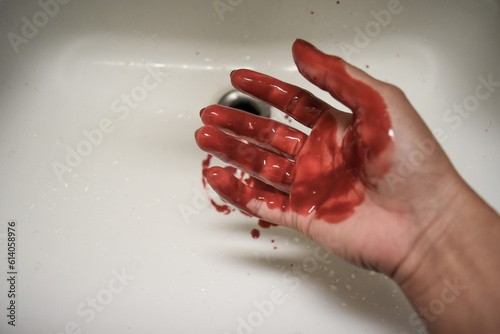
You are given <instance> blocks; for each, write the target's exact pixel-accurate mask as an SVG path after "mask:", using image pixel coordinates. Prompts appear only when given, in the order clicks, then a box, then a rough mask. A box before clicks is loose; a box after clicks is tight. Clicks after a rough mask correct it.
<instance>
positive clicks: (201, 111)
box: [200, 108, 206, 117]
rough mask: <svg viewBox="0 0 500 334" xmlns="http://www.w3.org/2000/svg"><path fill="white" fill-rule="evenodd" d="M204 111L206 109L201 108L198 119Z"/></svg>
mask: <svg viewBox="0 0 500 334" xmlns="http://www.w3.org/2000/svg"><path fill="white" fill-rule="evenodd" d="M205 109H206V108H202V109H201V110H200V117H201V114H203V110H205Z"/></svg>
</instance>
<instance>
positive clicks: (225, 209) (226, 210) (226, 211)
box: [201, 154, 236, 215]
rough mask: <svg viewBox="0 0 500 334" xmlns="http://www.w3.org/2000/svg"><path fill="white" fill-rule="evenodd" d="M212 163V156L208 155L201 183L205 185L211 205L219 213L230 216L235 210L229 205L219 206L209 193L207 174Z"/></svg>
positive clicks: (203, 166)
mask: <svg viewBox="0 0 500 334" xmlns="http://www.w3.org/2000/svg"><path fill="white" fill-rule="evenodd" d="M211 161H212V155H210V154H207V157H206V158H205V160H203V161H202V162H201V166H202V175H203V176H202V178H201V182H202V183H203V187H204V188H205V193H206V194H207V197H208V199H209V200H210V204H212V206H213V207H214V208H215V210H217V211H218V212H221V213H223V214H225V215H228V214H230V213H231V212H232V211H233V209H232V208H231V207H230V206H229V205H227V204H218V203H217V202H215V201H214V199H213V198H212V196H210V193H209V192H208V184H207V181H206V177H205V172H206V171H207V170H208V169H209V168H210V162H211ZM228 168H229V167H228ZM235 170H236V169H235Z"/></svg>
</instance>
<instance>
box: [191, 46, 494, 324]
mask: <svg viewBox="0 0 500 334" xmlns="http://www.w3.org/2000/svg"><path fill="white" fill-rule="evenodd" d="M293 55H294V59H295V61H296V63H297V66H298V69H299V71H300V72H301V74H303V75H304V76H305V77H306V78H307V79H309V80H310V81H311V82H312V83H313V84H315V85H317V86H318V87H320V88H322V89H325V90H327V91H328V92H329V93H330V94H331V95H332V96H333V97H334V98H336V99H337V100H339V101H341V102H342V103H343V104H345V105H346V106H347V107H349V108H350V109H351V110H352V111H353V114H350V113H343V112H341V111H339V110H336V109H335V108H333V107H330V106H329V105H327V104H326V103H324V102H323V101H320V100H318V99H316V98H314V97H311V96H312V95H307V96H308V99H305V101H304V103H294V104H293V106H292V107H290V106H291V105H292V104H291V101H296V100H297V99H296V97H298V96H304V94H307V93H305V91H303V90H302V89H300V88H298V87H295V86H291V85H288V84H286V83H283V82H281V81H278V80H276V79H274V78H268V77H265V76H262V75H261V74H258V73H255V72H251V71H246V70H245V71H236V72H234V73H233V74H232V82H233V85H235V87H236V88H237V89H240V90H242V91H243V92H246V93H249V94H250V95H253V96H255V97H257V98H259V99H261V100H263V101H265V102H268V103H269V104H271V105H274V106H276V107H278V108H279V109H281V110H283V111H284V112H286V113H288V114H289V115H290V116H292V117H294V118H296V119H297V120H298V121H299V122H303V123H304V124H306V125H308V126H310V127H311V128H312V129H313V131H312V132H311V134H310V135H309V137H307V136H305V135H304V136H305V137H304V140H303V141H301V143H300V144H297V145H294V146H293V148H282V147H281V146H280V147H278V148H277V147H274V146H273V144H272V143H271V144H270V143H269V142H266V143H259V139H261V138H259V137H258V136H255V137H254V138H250V140H249V138H248V137H247V136H245V138H244V139H246V141H245V142H244V145H248V146H249V149H254V147H259V145H260V146H262V147H268V146H269V145H271V146H273V147H274V148H273V149H274V150H284V151H283V152H282V153H283V154H276V156H277V157H276V159H281V156H286V157H289V160H290V161H291V162H290V163H288V162H287V163H286V164H284V165H283V166H284V167H283V168H282V171H281V172H280V173H282V174H283V175H281V174H279V173H278V174H276V171H272V172H268V171H267V170H266V169H261V168H260V167H262V166H260V167H259V169H258V170H252V167H251V166H250V165H248V164H246V163H245V161H244V159H243V158H241V159H240V160H238V157H237V156H236V157H231V158H228V155H227V154H226V153H225V152H224V145H223V144H220V143H221V142H222V143H224V140H231V138H229V139H225V137H223V136H222V137H221V136H219V135H220V134H219V132H218V131H222V132H224V133H226V134H229V136H230V137H235V138H238V137H239V136H240V137H241V134H238V132H237V130H235V129H234V128H232V127H231V125H228V124H225V123H224V122H225V121H224V120H222V121H221V120H220V119H219V118H218V115H219V114H220V115H227V114H228V113H231V112H234V113H237V111H231V110H227V109H225V108H223V107H220V106H210V107H207V108H206V109H205V110H203V111H202V113H201V116H202V120H203V121H204V123H205V126H204V127H202V128H201V129H200V130H199V131H198V132H197V134H196V139H197V142H198V144H199V145H200V147H201V148H202V149H204V150H206V151H208V152H210V153H212V154H214V155H215V156H217V157H219V158H221V159H222V160H226V162H228V163H232V164H233V165H235V166H236V167H238V168H240V169H242V170H244V171H246V172H248V173H250V174H252V175H254V176H255V177H257V178H259V179H261V180H263V181H265V182H266V183H268V184H270V185H271V186H274V187H275V188H278V189H280V190H281V191H282V193H281V195H280V197H278V201H279V202H280V203H282V205H281V207H280V209H276V208H275V206H271V205H270V203H266V199H267V198H268V197H266V194H265V193H262V190H261V189H253V188H252V187H251V186H248V185H245V184H240V183H235V182H240V181H239V180H236V179H235V178H234V177H233V176H232V175H230V174H229V173H228V172H227V171H225V170H223V169H220V168H218V169H212V170H209V172H208V173H207V174H206V177H207V180H208V182H209V184H210V185H211V186H212V187H213V188H214V190H215V191H217V192H218V193H219V195H220V196H221V197H222V198H223V199H224V200H225V201H227V202H229V203H231V204H234V205H235V206H237V207H239V208H242V209H244V210H245V211H246V212H248V213H250V214H252V215H254V216H257V217H260V218H263V219H265V220H268V221H270V222H272V223H275V224H278V225H281V226H285V227H289V228H292V229H295V230H297V231H300V232H302V233H304V234H305V235H306V236H307V237H309V238H311V239H313V240H315V241H317V242H318V243H319V244H321V245H322V246H323V247H325V248H326V249H327V250H329V251H331V252H333V253H334V254H336V255H338V256H341V257H343V258H344V259H346V260H348V261H350V262H352V263H354V264H356V265H359V266H362V267H364V268H369V269H373V270H377V271H380V272H382V273H384V274H386V275H388V276H390V277H391V278H392V279H394V281H395V282H396V283H398V284H399V285H400V287H401V289H402V290H403V292H404V293H405V294H406V296H407V297H408V299H409V300H410V302H411V303H412V305H413V306H414V308H415V310H416V311H417V312H419V314H420V316H421V318H422V319H423V320H424V321H425V322H426V324H427V329H428V331H429V332H430V333H439V334H440V333H496V332H498V329H499V328H500V317H498V316H497V313H498V311H497V310H496V309H497V305H498V304H499V303H500V289H498V287H497V285H498V284H497V281H498V277H499V276H500V256H499V255H500V217H499V215H498V214H497V213H496V212H495V211H494V210H493V209H492V208H491V207H490V206H488V204H486V202H484V201H483V200H482V199H481V198H480V197H479V196H478V195H477V194H476V193H475V192H474V191H473V190H472V189H471V188H470V187H469V186H468V185H467V184H466V183H465V182H464V180H463V179H462V178H461V177H460V176H459V175H458V173H457V172H456V170H455V169H454V167H453V166H452V164H451V163H450V161H449V159H448V158H447V156H446V154H445V153H444V152H443V150H442V149H441V147H440V146H439V144H438V143H437V141H436V140H435V139H434V137H433V135H432V133H431V132H430V131H429V129H428V127H427V126H426V125H425V123H424V122H423V121H422V119H421V118H420V116H419V115H418V113H417V112H416V111H415V109H414V108H413V107H412V105H411V104H410V102H409V101H408V99H407V98H406V96H405V95H404V93H403V92H402V91H401V90H400V89H398V88H397V87H395V86H393V85H390V84H387V83H385V82H382V81H379V80H377V79H374V78H372V77H371V76H369V75H368V74H366V73H365V72H363V71H362V70H360V69H358V68H356V67H354V66H352V65H350V64H348V63H346V62H344V61H342V60H340V59H339V58H337V57H333V56H328V55H326V54H324V53H322V52H320V51H319V50H317V49H315V48H314V47H313V46H311V45H309V44H307V43H305V42H303V41H298V42H296V43H295V44H294V46H293ZM339 66H341V67H342V68H343V69H344V70H345V72H346V73H347V76H340V75H338V73H337V72H336V71H338V69H339ZM257 79H258V80H257ZM360 83H363V84H365V85H367V86H369V87H371V88H372V89H373V90H374V91H376V92H377V93H378V94H379V95H380V97H381V98H382V99H383V101H384V103H385V106H386V112H387V114H388V116H389V119H390V124H391V129H390V130H391V132H390V138H391V145H389V146H388V147H387V148H385V149H384V150H383V151H382V152H380V154H378V155H376V156H374V157H373V158H372V159H368V160H367V162H366V163H365V164H362V165H361V166H359V167H360V169H362V170H358V171H357V173H358V175H360V177H359V185H358V187H359V189H360V191H362V192H363V194H364V199H363V201H362V202H361V203H359V204H355V205H354V206H353V213H352V214H350V215H348V216H347V217H343V218H342V219H341V221H329V220H328V219H325V218H324V217H321V218H318V215H317V214H316V213H315V210H312V211H311V213H310V214H308V215H304V214H299V213H297V211H299V210H297V207H294V202H293V200H290V199H291V198H292V199H293V196H294V191H296V190H295V188H294V181H296V180H297V178H301V177H302V175H305V174H304V173H305V171H303V170H301V163H302V161H303V160H301V155H304V154H306V153H307V151H308V150H309V148H310V147H309V146H308V145H312V144H310V143H312V142H314V143H315V145H322V144H324V145H325V147H329V146H328V143H323V142H322V140H323V138H324V135H325V134H324V133H322V132H324V131H334V130H336V131H337V132H336V138H335V140H336V141H337V143H336V144H338V146H339V147H351V146H352V147H360V146H361V145H364V146H363V149H364V150H366V151H367V152H368V151H370V150H375V148H372V147H370V145H371V144H370V140H369V139H368V138H363V136H358V137H353V136H350V135H349V133H350V132H353V131H356V126H357V125H356V123H355V120H356V118H358V119H359V118H361V117H363V116H364V115H363V113H370V111H371V110H370V104H369V103H368V104H366V105H364V104H363V102H362V101H361V100H357V98H356V96H355V95H352V94H351V93H349V92H346V90H344V89H342V87H346V86H353V87H356V86H357V85H360ZM354 91H355V90H354ZM294 99H295V100H294ZM305 103H309V104H311V105H314V106H315V108H312V109H314V110H315V112H317V115H315V116H314V117H313V119H314V121H313V122H311V121H309V120H305V119H304V118H303V117H302V119H301V116H298V115H299V114H300V110H294V109H296V108H307V105H306V104H305ZM317 106H320V107H319V108H318V107H317ZM353 115H354V116H353ZM332 117H333V118H334V119H335V120H336V129H325V127H324V126H323V127H321V128H320V130H321V131H319V130H318V131H315V130H314V129H315V127H319V125H318V124H321V122H322V119H325V118H332ZM221 119H222V118H221ZM224 119H225V118H224ZM269 122H271V121H269ZM266 124H267V123H266ZM269 126H270V127H277V126H278V125H275V124H274V123H269ZM370 126H371V125H370ZM318 129H319V128H318ZM277 133H278V135H279V132H277ZM216 135H217V136H219V137H218V138H219V141H218V143H215V141H214V139H213V138H214V136H216ZM325 136H326V135H325ZM221 138H222V139H221ZM266 140H267V139H266ZM356 140H358V141H363V143H361V142H357V143H356V142H351V141H356ZM318 142H319V143H321V144H318ZM330 144H331V143H330ZM290 147H291V146H290ZM416 151H421V152H423V153H424V156H425V157H424V159H419V160H418V161H417V163H413V165H412V166H413V167H414V168H413V169H412V171H411V173H405V174H404V175H403V176H402V175H401V164H402V162H404V161H409V159H410V157H414V156H415V152H416ZM280 152H281V151H280ZM338 154H343V155H344V158H345V161H348V160H349V158H348V157H346V155H349V154H350V153H349V150H347V149H346V150H342V152H340V151H339V153H338ZM419 157H420V158H421V157H422V154H420V155H419ZM271 158H274V157H271ZM308 160H309V163H310V159H308ZM278 161H281V160H278ZM412 161H413V160H412ZM319 163H320V162H319V161H318V164H319ZM351 167H352V166H349V164H348V163H346V166H345V168H351ZM304 168H305V167H304ZM285 174H286V175H285ZM229 185H231V186H236V187H237V189H238V192H236V193H235V192H234V191H229V189H230V188H229ZM233 189H234V188H233ZM237 193H244V194H246V195H249V196H250V197H253V198H255V199H254V200H251V201H249V202H247V203H242V202H240V201H239V198H237ZM332 193H333V191H332ZM332 196H333V195H332ZM259 198H260V199H259ZM268 204H269V205H268ZM270 206H271V207H273V208H270ZM451 283H454V284H455V285H456V286H458V289H457V288H455V289H454V290H453V289H452V291H451V292H450V291H447V292H443V290H445V289H446V288H447V287H448V289H449V284H451ZM447 284H448V285H447ZM451 293H455V294H454V295H452V294H451ZM443 305H444V306H445V308H444V309H443V308H442V306H443Z"/></svg>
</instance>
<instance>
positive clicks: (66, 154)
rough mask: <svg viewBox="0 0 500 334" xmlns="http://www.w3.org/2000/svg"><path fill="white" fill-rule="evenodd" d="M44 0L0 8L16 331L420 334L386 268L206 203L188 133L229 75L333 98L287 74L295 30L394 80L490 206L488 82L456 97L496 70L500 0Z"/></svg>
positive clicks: (3, 205)
mask: <svg viewBox="0 0 500 334" xmlns="http://www.w3.org/2000/svg"><path fill="white" fill-rule="evenodd" d="M42 3H43V4H44V5H43V6H42V5H41V4H40V3H35V2H33V4H29V5H28V4H18V3H14V2H2V3H1V4H0V8H1V11H0V13H1V14H0V15H1V17H2V21H1V22H3V23H1V24H2V25H1V26H0V29H1V32H2V34H1V35H2V36H4V37H3V38H2V41H1V43H2V44H1V48H0V56H1V58H0V60H1V64H0V101H2V102H1V116H0V117H1V122H0V152H1V161H2V163H1V165H0V187H1V190H0V196H1V197H0V213H1V215H0V244H1V245H2V246H1V248H2V249H4V250H5V249H6V242H7V224H8V222H9V221H11V220H12V221H15V222H16V229H17V240H18V244H17V245H18V248H17V263H16V268H15V270H16V271H17V289H18V294H17V296H16V303H17V305H18V308H17V312H18V313H17V315H18V317H17V319H16V321H17V323H16V327H17V330H18V331H19V332H42V333H60V332H63V333H64V332H66V333H73V332H74V333H77V332H78V330H81V331H82V333H101V332H102V333H128V332H130V333H160V332H161V333H163V332H165V331H167V332H176V333H181V332H185V333H238V332H242V333H245V332H247V333H250V332H253V331H255V332H261V333H276V332H279V333H303V334H305V333H324V332H325V329H326V328H327V329H328V331H331V332H343V333H360V332H363V333H417V332H418V330H419V329H420V327H421V326H420V325H419V324H418V323H415V322H412V321H411V320H410V319H411V318H410V316H411V314H412V313H413V310H412V309H411V307H410V306H409V305H408V304H407V302H406V300H405V298H404V296H403V295H402V294H401V292H400V291H399V290H398V289H397V287H396V286H395V285H394V284H393V283H392V282H391V281H390V280H388V279H386V278H385V277H383V276H381V275H378V274H375V273H371V272H368V271H364V270H361V269H358V268H355V267H352V266H350V265H348V264H346V263H344V262H343V261H342V260H339V259H337V258H334V257H332V256H329V255H328V254H326V253H325V252H324V251H323V250H322V249H321V248H320V247H318V246H317V245H316V244H314V243H313V242H311V241H308V240H306V239H305V238H303V237H302V236H300V235H298V234H296V233H295V232H293V231H288V230H285V229H282V228H271V229H262V228H259V227H258V226H257V221H256V220H255V219H250V218H247V217H245V216H243V215H241V214H239V213H238V212H234V213H232V214H230V215H222V214H220V213H218V212H216V210H215V209H214V208H213V207H212V206H211V205H210V204H209V203H208V201H207V199H206V194H205V190H204V189H203V186H202V183H201V162H202V160H203V159H204V158H205V155H204V154H203V153H202V152H201V151H200V150H199V149H198V148H197V147H196V144H195V143H194V134H193V133H194V131H195V129H196V128H198V127H199V126H200V121H199V118H198V112H199V110H200V109H201V108H202V107H204V106H206V105H208V104H212V103H215V102H216V101H217V100H218V99H219V98H220V97H221V96H222V95H223V94H224V93H226V92H227V91H229V90H230V89H231V87H230V85H229V73H230V71H232V70H233V69H235V68H240V67H246V68H252V69H256V70H258V71H261V72H265V73H268V74H271V75H274V76H278V77H279V78H281V79H282V80H285V81H289V82H292V83H295V84H299V85H301V86H304V87H306V88H307V89H310V90H312V91H313V92H315V93H317V94H318V95H319V96H321V97H323V98H325V99H326V100H328V101H331V100H330V99H329V98H328V96H327V95H326V94H325V93H324V92H319V91H318V90H317V89H315V88H314V87H312V86H311V85H310V84H309V83H308V82H306V80H305V79H303V78H301V77H300V75H299V74H298V73H297V71H296V69H295V67H294V65H293V61H292V58H291V54H290V47H291V44H292V42H293V41H294V39H295V38H297V37H301V38H304V39H307V40H309V41H311V42H313V43H315V44H316V45H317V46H318V47H320V48H322V49H324V50H325V51H327V52H330V53H335V54H338V55H340V56H344V57H347V58H348V59H349V60H350V61H351V62H353V63H354V64H355V65H357V66H360V67H362V68H363V69H365V70H367V71H368V72H369V73H370V74H372V75H374V76H376V77H378V78H381V79H383V80H387V81H389V82H391V83H394V84H397V85H398V86H400V87H402V88H403V89H404V90H405V91H406V93H407V95H408V97H409V98H410V100H411V101H412V102H413V104H414V105H415V107H416V108H417V110H419V111H420V112H421V114H422V117H423V118H424V119H425V121H426V122H427V123H428V124H429V126H430V127H431V128H432V129H433V130H434V131H435V132H436V134H437V135H438V136H439V138H440V140H441V142H442V144H443V146H444V147H445V149H446V151H447V152H448V154H449V155H450V157H451V159H452V160H453V162H454V163H455V164H456V166H457V168H458V169H459V171H460V172H461V173H462V175H463V176H464V177H465V178H466V179H467V181H468V182H470V183H471V184H472V186H473V187H474V188H475V189H476V190H477V191H478V192H479V193H480V194H481V195H482V196H483V197H484V198H485V199H486V200H487V201H489V202H490V203H491V204H492V205H493V206H494V207H495V208H496V209H497V210H498V209H500V200H499V198H498V196H495V189H497V188H498V187H499V186H500V183H499V182H500V180H499V179H498V178H497V177H496V174H495V172H496V171H498V170H499V169H500V153H499V151H498V149H497V148H496V146H497V144H498V142H499V139H500V131H499V121H500V115H499V112H498V110H499V108H498V106H499V102H500V94H499V91H500V87H498V85H497V86H495V85H491V86H488V87H487V88H486V89H490V90H488V92H489V93H490V94H489V95H488V97H487V98H481V99H479V98H477V99H476V100H477V101H478V105H477V106H475V105H474V104H467V103H473V102H474V101H475V100H474V96H475V92H476V88H477V86H478V85H484V82H485V80H486V81H488V80H490V81H493V82H498V81H500V70H499V66H498V60H497V55H498V53H499V51H500V42H499V41H498V38H497V36H498V33H499V32H500V24H499V22H500V20H499V18H500V17H499V16H500V15H499V8H498V3H497V2H492V1H470V2H468V3H467V2H465V3H462V4H461V5H460V6H458V5H456V4H455V2H452V1H442V2H440V4H435V3H433V2H432V1H418V2H417V1H401V2H399V5H397V3H396V2H394V1H389V2H377V3H370V4H369V5H366V4H364V2H361V1H350V2H348V1H340V2H339V3H338V4H337V3H336V2H335V1H313V2H308V3H307V4H305V3H302V2H298V1H291V2H289V3H287V6H286V8H284V7H285V5H283V4H281V5H280V4H279V3H272V4H271V3H267V2H249V1H241V2H238V1H232V2H230V1H220V2H217V1H216V2H210V1H208V2H207V1H183V2H182V3H177V2H173V1H150V2H148V3H147V4H146V3H141V4H139V3H136V2H133V1H120V2H117V1H116V2H115V1H105V2H102V1H86V2H85V3H76V2H68V3H65V2H63V1H60V2H57V5H55V4H56V2H55V1H46V2H43V1H42ZM221 3H222V5H221ZM374 13H375V14H374ZM383 13H392V14H390V16H387V15H386V16H383V15H384V14H383ZM381 15H382V16H381ZM374 22H375V23H374ZM377 22H378V25H377ZM464 22H466V23H467V24H466V25H464ZM30 25H31V26H30ZM481 91H482V92H483V93H484V92H486V90H484V88H483V89H482V90H481ZM464 104H465V105H466V106H468V108H469V109H470V112H468V113H467V115H466V116H463V114H460V113H458V112H456V111H455V110H454V105H464ZM335 105H337V106H339V105H338V104H335ZM339 107H341V108H342V106H339ZM272 115H273V117H275V118H278V119H279V118H280V115H279V113H277V112H276V110H272ZM254 228H258V229H259V230H260V232H261V234H260V238H258V239H253V238H252V237H251V230H252V229H254ZM2 252H3V251H2ZM1 259H2V262H3V264H2V268H6V264H7V255H6V254H5V252H3V254H2V255H1ZM4 271H5V272H6V270H4ZM0 288H1V291H2V292H1V295H2V297H1V299H0V300H1V303H2V304H3V305H7V303H8V301H7V298H6V292H7V290H8V287H7V286H6V284H5V281H4V282H3V283H1V284H0ZM0 329H1V330H0V331H2V332H9V331H11V330H12V328H11V327H10V326H8V324H7V323H6V321H2V323H1V324H0Z"/></svg>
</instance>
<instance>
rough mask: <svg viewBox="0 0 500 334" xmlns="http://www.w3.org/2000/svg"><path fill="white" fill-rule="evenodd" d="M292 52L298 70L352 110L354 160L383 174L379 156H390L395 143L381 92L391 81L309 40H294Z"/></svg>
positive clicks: (369, 171)
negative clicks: (372, 73)
mask: <svg viewBox="0 0 500 334" xmlns="http://www.w3.org/2000/svg"><path fill="white" fill-rule="evenodd" d="M292 52H293V57H294V60H295V63H296V65H297V68H298V69H299V72H300V73H301V74H302V75H303V76H304V77H305V78H306V79H307V80H309V81H310V82H312V83H313V84H315V85H316V86H318V87H319V88H321V89H323V90H326V91H327V92H329V93H330V95H332V96H333V97H334V98H335V99H337V100H338V101H339V102H341V103H343V104H344V105H346V106H347V107H348V108H349V109H351V110H352V112H353V115H354V119H353V124H352V128H351V129H350V130H349V133H348V136H347V137H348V140H350V141H353V143H350V146H351V145H353V144H354V145H353V146H351V147H354V150H355V151H356V152H352V154H354V155H355V156H353V157H352V158H353V161H357V162H358V163H359V164H360V165H361V166H359V167H361V169H362V170H364V171H365V172H366V173H367V174H368V175H367V176H369V177H372V176H373V177H378V178H380V177H382V175H383V174H384V173H385V171H386V169H387V164H384V166H381V165H380V164H381V162H380V157H381V156H387V154H386V153H387V150H392V146H393V143H392V135H393V133H392V125H391V119H390V117H389V113H388V108H387V105H386V102H385V100H384V98H383V96H382V94H381V93H380V91H381V90H382V89H383V88H384V87H385V86H389V85H388V84H385V83H383V82H381V81H378V80H376V79H374V78H372V77H371V76H369V75H368V74H366V73H365V72H364V71H362V70H360V69H358V68H356V67H354V66H352V65H350V64H348V63H346V62H345V61H343V60H342V59H341V58H339V57H336V56H331V55H327V54H325V53H323V52H321V51H320V50H318V49H317V48H315V47H314V46H313V45H312V44H310V43H308V42H306V41H303V40H300V39H299V40H297V41H295V43H294V44H293V47H292ZM346 135H347V134H346ZM375 165H378V166H375Z"/></svg>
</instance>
